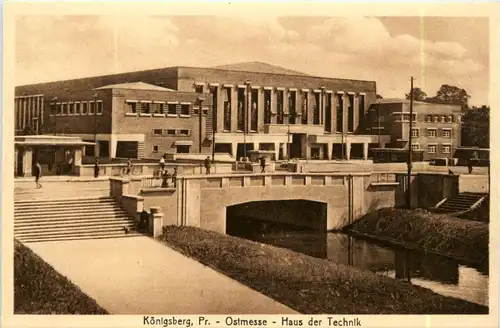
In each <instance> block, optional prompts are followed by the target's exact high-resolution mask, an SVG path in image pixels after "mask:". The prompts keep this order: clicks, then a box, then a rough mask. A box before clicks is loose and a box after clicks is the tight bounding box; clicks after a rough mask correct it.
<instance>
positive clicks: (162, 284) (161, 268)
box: [26, 237, 295, 315]
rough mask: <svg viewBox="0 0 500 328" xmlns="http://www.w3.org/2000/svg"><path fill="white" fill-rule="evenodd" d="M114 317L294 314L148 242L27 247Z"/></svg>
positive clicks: (80, 242)
mask: <svg viewBox="0 0 500 328" xmlns="http://www.w3.org/2000/svg"><path fill="white" fill-rule="evenodd" d="M26 246H28V247H29V248H30V249H32V250H33V251H34V252H35V253H37V254H38V255H39V256H40V257H41V258H42V259H44V260H45V261H46V262H47V263H49V264H50V265H51V266H52V267H54V268H55V269H56V270H57V271H58V272H59V273H61V274H62V275H64V276H66V277H67V278H68V279H69V280H71V281H72V282H73V283H75V284H76V285H77V286H79V287H80V288H81V289H82V290H83V291H84V292H85V293H86V294H87V295H89V296H90V297H92V298H93V299H95V300H96V301H97V303H98V304H99V305H101V306H102V307H103V308H105V309H106V310H108V311H109V312H110V313H112V314H185V315H189V314H292V313H295V312H294V311H293V310H292V309H290V308H288V307H286V306H285V305H282V304H280V303H278V302H276V301H274V300H272V299H271V298H268V297H267V296H264V295H262V294H260V293H258V292H256V291H254V290H252V289H250V288H248V287H246V286H244V285H241V284H240V283H238V282H236V281H235V280H232V279H230V278H228V277H226V276H225V275H223V274H221V273H218V272H217V271H214V270H212V269H210V268H208V267H206V266H204V265H202V264H200V263H199V262H196V261H194V260H192V259H190V258H188V257H185V256H183V255H181V254H180V253H178V252H176V251H174V250H172V249H171V248H169V247H167V246H165V245H163V244H161V243H159V242H157V241H155V240H153V239H151V238H148V237H134V238H117V239H101V240H75V241H61V242H44V243H32V244H27V245H26Z"/></svg>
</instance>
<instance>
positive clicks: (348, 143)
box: [345, 142, 351, 160]
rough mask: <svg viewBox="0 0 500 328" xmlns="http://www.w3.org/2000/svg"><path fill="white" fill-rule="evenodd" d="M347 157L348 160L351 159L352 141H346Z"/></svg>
mask: <svg viewBox="0 0 500 328" xmlns="http://www.w3.org/2000/svg"><path fill="white" fill-rule="evenodd" d="M345 158H346V160H350V159H351V143H350V142H346V143H345Z"/></svg>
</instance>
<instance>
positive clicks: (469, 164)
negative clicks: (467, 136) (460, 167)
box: [467, 157, 473, 174]
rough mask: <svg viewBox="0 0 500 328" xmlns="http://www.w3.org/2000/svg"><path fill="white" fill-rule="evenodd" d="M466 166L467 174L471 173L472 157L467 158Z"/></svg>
mask: <svg viewBox="0 0 500 328" xmlns="http://www.w3.org/2000/svg"><path fill="white" fill-rule="evenodd" d="M467 168H468V169H469V174H472V169H473V167H472V157H471V158H469V159H468V160H467Z"/></svg>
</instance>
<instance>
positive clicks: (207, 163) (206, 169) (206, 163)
mask: <svg viewBox="0 0 500 328" xmlns="http://www.w3.org/2000/svg"><path fill="white" fill-rule="evenodd" d="M211 166H212V164H211V163H210V156H207V158H205V171H206V174H210V168H211Z"/></svg>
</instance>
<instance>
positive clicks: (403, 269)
mask: <svg viewBox="0 0 500 328" xmlns="http://www.w3.org/2000/svg"><path fill="white" fill-rule="evenodd" d="M226 232H227V234H228V235H232V236H235V237H240V238H245V239H249V240H253V241H257V242H261V243H265V244H269V245H273V246H277V247H283V248H288V249H290V250H292V251H295V252H299V253H303V254H306V255H309V256H313V257H317V258H323V259H328V260H330V261H334V262H336V263H341V264H345V265H349V266H353V267H356V268H359V269H364V270H369V271H372V272H374V273H376V274H379V275H383V276H387V277H390V278H393V279H400V280H403V281H406V282H409V283H411V284H414V285H418V286H421V287H424V288H428V289H431V290H433V291H434V292H436V293H438V294H441V295H444V296H450V297H455V298H460V299H463V300H467V301H470V302H474V303H477V304H481V305H485V306H488V286H489V285H488V282H489V281H488V280H489V279H488V272H487V270H481V269H479V268H476V267H474V266H472V265H470V264H466V263H460V262H458V261H456V260H454V259H451V258H447V257H443V256H437V255H433V254H428V253H422V252H417V251H410V250H406V249H402V248H396V247H393V246H390V245H387V244H381V243H378V242H374V241H372V240H366V239H360V238H355V237H352V236H349V235H347V234H344V233H321V232H317V231H313V230H308V229H304V228H298V227H296V226H291V225H287V224H282V223H275V222H269V221H260V220H256V219H253V218H246V217H242V216H228V218H227V227H226Z"/></svg>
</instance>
